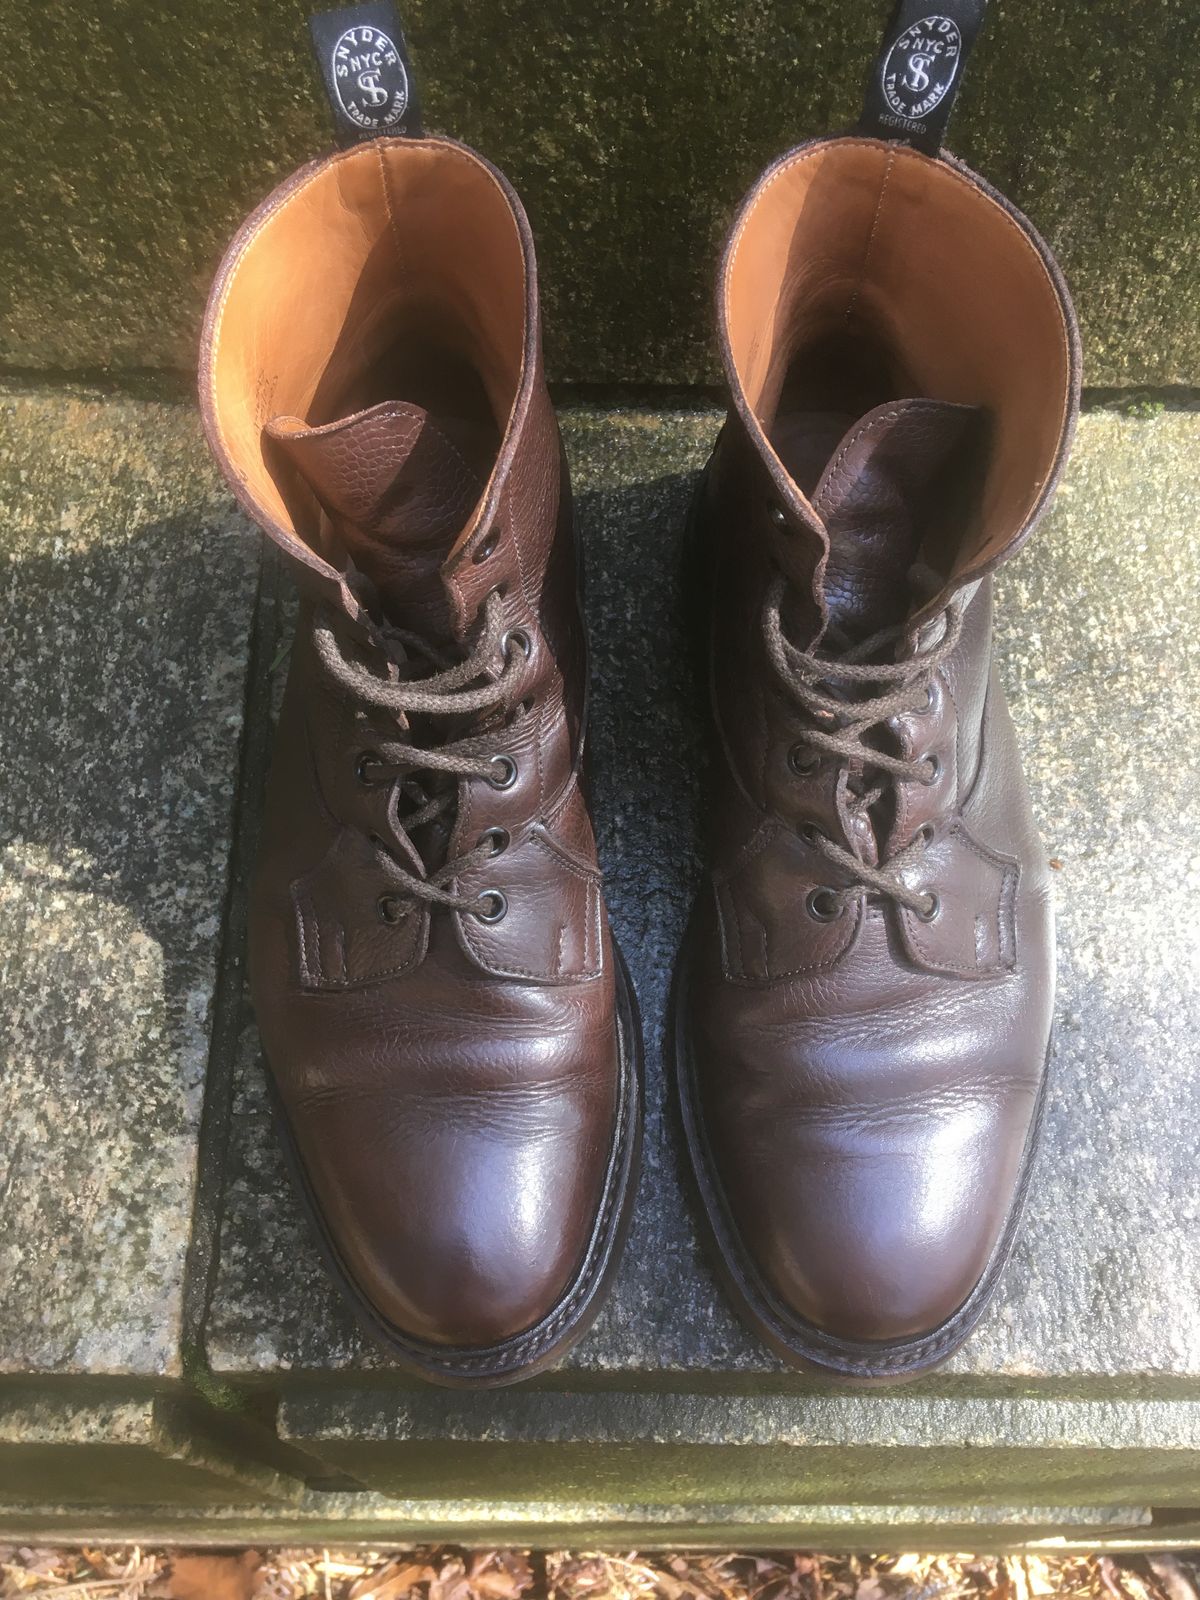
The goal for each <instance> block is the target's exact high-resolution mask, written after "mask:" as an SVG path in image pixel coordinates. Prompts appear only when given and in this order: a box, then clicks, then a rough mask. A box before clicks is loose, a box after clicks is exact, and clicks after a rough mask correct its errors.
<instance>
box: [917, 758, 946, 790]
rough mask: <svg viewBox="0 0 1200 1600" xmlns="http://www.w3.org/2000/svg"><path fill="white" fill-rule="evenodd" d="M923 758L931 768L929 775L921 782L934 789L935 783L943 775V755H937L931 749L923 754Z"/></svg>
mask: <svg viewBox="0 0 1200 1600" xmlns="http://www.w3.org/2000/svg"><path fill="white" fill-rule="evenodd" d="M921 760H922V761H923V762H924V763H925V765H926V767H927V768H928V769H929V776H928V777H927V778H922V779H921V782H922V783H923V784H924V785H925V787H926V788H927V789H932V788H933V786H934V784H935V783H936V782H937V781H938V779H939V778H940V777H941V775H942V758H941V756H938V755H935V754H934V753H933V751H932V750H931V751H930V752H929V753H928V754H927V755H923V756H922V757H921Z"/></svg>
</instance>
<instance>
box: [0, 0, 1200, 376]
mask: <svg viewBox="0 0 1200 1600" xmlns="http://www.w3.org/2000/svg"><path fill="white" fill-rule="evenodd" d="M890 4H891V0H869V3H858V4H831V3H830V0H789V3H788V4H786V5H783V4H781V5H775V6H767V5H763V4H761V3H759V0H658V3H657V4H655V5H643V6H628V5H617V6H614V5H611V4H606V3H604V0H573V3H572V4H570V5H565V6H564V5H561V4H560V5H557V6H551V7H547V6H546V5H544V4H541V3H539V0H490V3H489V4H487V5H483V4H481V3H479V0H476V3H474V4H468V3H467V0H405V3H403V4H402V6H401V10H402V12H403V14H404V18H405V21H406V25H407V27H408V30H409V33H410V36H411V42H412V45H413V53H414V56H415V60H416V67H417V72H418V76H419V79H420V82H421V86H422V91H423V96H424V100H425V102H426V107H427V112H428V118H429V122H430V125H431V126H432V127H433V128H434V129H435V130H437V131H443V132H449V133H453V134H455V135H457V136H458V137H460V138H462V139H465V140H466V141H467V142H468V143H471V144H474V145H476V146H477V147H478V148H480V149H481V150H482V151H483V152H484V153H485V154H486V155H488V156H489V157H491V158H492V159H493V160H494V161H495V162H496V163H497V164H498V165H500V166H501V167H503V168H504V169H505V170H506V171H507V172H508V173H509V175H510V176H511V177H512V179H513V181H514V182H515V183H516V184H517V186H518V188H519V189H520V191H521V193H522V194H523V196H524V198H525V200H526V202H527V204H528V207H529V210H530V214H531V216H532V219H533V223H534V228H535V231H536V234H537V237H538V241H539V246H540V254H541V261H542V267H543V283H544V291H545V299H546V308H547V314H548V315H547V328H548V335H549V339H548V353H549V358H550V367H551V371H552V373H553V374H554V375H555V376H557V377H559V378H564V379H572V380H590V381H620V382H626V383H645V382H647V381H650V380H658V381H664V382H670V383H680V382H695V381H703V380H706V379H708V378H709V377H710V376H711V373H712V367H713V358H712V348H711V340H710V327H709V316H708V306H709V303H710V298H711V278H712V270H713V264H714V260H715V255H716V250H717V243H718V239H719V237H720V235H721V233H722V231H723V229H724V226H725V224H726V222H727V220H728V217H729V215H730V213H731V211H732V209H733V207H734V206H735V204H736V203H737V200H738V198H739V197H740V195H741V194H742V193H743V192H744V190H745V188H746V187H747V185H748V184H749V183H750V181H751V180H752V179H753V178H754V176H755V175H756V173H757V172H758V171H759V170H760V169H761V168H762V166H763V165H765V163H766V162H767V161H769V160H771V159H772V158H773V157H775V156H776V155H778V154H779V153H780V152H781V151H783V150H785V149H787V148H788V147H789V146H791V145H793V144H795V143H797V142H798V141H799V140H800V139H804V138H809V137H811V136H813V135H814V134H821V133H826V132H831V131H834V130H837V129H839V128H843V127H846V126H847V125H849V124H850V123H851V122H852V121H853V120H854V118H855V117H856V116H857V114H858V110H859V106H860V104H861V85H862V80H863V77H864V75H865V73H866V71H867V68H868V64H869V63H870V62H871V60H872V59H873V57H874V53H875V49H876V46H877V43H878V40H879V37H880V33H881V30H882V25H883V19H884V17H885V15H886V13H887V10H888V8H889V6H890ZM311 9H312V6H311V3H310V0H194V3H193V4H190V5H181V4H174V5H170V6H168V7H165V8H164V7H163V6H161V5H158V4H153V3H151V0H115V3H114V0H108V3H106V4H103V5H98V6H97V5H88V4H83V3H82V0H8V3H7V4H6V6H5V8H4V23H5V27H4V37H5V49H4V53H3V59H2V60H0V212H2V213H3V216H4V221H5V226H4V228H3V229H2V230H0V360H2V361H6V362H9V363H15V364H18V365H29V366H36V367H42V366H59V367H66V368H86V367H98V366H107V367H113V368H118V369H123V368H131V367H141V366H164V365H165V366H175V367H185V366H186V367H190V366H191V365H192V363H193V361H194V358H195V336H196V330H197V327H198V323H199V316H200V311H201V307H202V304H203V299H204V293H205V290H206V287H207V284H208V282H209V280H210V278H211V275H212V270H213V267H214V265H215V263H216V260H217V258H218V255H219V253H220V251H221V249H222V248H223V245H224V243H225V241H226V240H227V239H228V237H229V235H230V233H231V232H232V230H233V228H234V227H235V226H236V225H237V223H238V222H239V221H240V220H241V218H242V216H243V215H244V214H245V212H246V211H247V210H248V209H249V208H250V207H251V206H252V205H253V204H255V203H256V202H257V201H258V200H259V199H261V198H262V196H263V195H264V194H265V193H266V192H267V190H269V189H270V188H271V187H272V186H273V185H274V184H275V183H277V182H278V181H279V180H280V179H281V178H283V177H284V176H285V175H286V174H287V173H288V172H289V171H291V170H292V169H293V168H294V167H297V166H299V165H300V164H301V163H302V162H304V161H306V160H308V159H309V158H310V157H312V156H313V155H316V154H318V153H319V152H320V151H321V150H322V149H324V148H327V147H328V145H329V143H330V142H331V141H330V133H329V124H328V120H327V116H326V112H325V110H324V107H323V104H322V101H321V97H320V90H319V89H318V87H317V84H316V78H315V73H314V70H313V67H312V64H311V62H310V60H309V55H308V46H307V32H306V27H305V19H306V15H307V13H308V12H309V11H310V10H311ZM991 13H992V14H991V16H990V18H989V20H988V23H987V27H986V30H985V32H984V34H983V36H982V38H981V41H980V43H979V46H978V48H977V50H976V52H975V55H974V57H973V59H972V61H971V64H970V69H969V71H968V74H967V78H966V84H965V88H964V90H963V93H962V96H961V104H960V106H959V108H958V110H957V112H956V115H955V121H954V123H953V124H952V126H951V134H950V137H951V145H952V147H953V148H954V149H955V150H956V151H957V152H958V153H959V154H961V155H962V156H963V157H964V158H965V159H967V160H968V161H969V162H971V164H972V165H974V166H976V167H977V168H978V169H979V170H980V171H981V172H982V173H983V174H984V176H985V177H987V178H988V179H990V180H991V181H992V182H993V183H995V184H996V185H997V186H998V187H999V188H1000V189H1002V190H1003V191H1004V192H1005V193H1007V194H1008V195H1010V196H1011V198H1012V199H1013V200H1014V201H1015V202H1016V203H1017V204H1018V205H1020V206H1021V207H1022V208H1024V209H1025V210H1027V211H1028V212H1029V214H1030V216H1031V217H1032V218H1033V219H1034V221H1035V223H1036V224H1037V225H1038V226H1039V227H1040V228H1042V230H1043V231H1044V232H1045V233H1046V235H1047V237H1048V238H1049V239H1050V241H1051V243H1052V245H1053V246H1054V247H1055V249H1056V250H1057V251H1058V253H1059V255H1060V256H1061V258H1062V262H1063V265H1064V267H1065V269H1066V271H1067V275H1068V278H1069V279H1070V280H1071V282H1072V285H1073V287H1074V290H1075V293H1076V298H1077V302H1078V305H1079V309H1080V313H1081V317H1082V321H1083V328H1084V335H1085V342H1086V353H1087V361H1086V371H1087V373H1088V381H1089V382H1090V383H1093V384H1130V383H1134V384H1164V383H1185V384H1193V385H1195V384H1197V383H1198V382H1200V320H1198V319H1197V317H1196V315H1195V307H1196V303H1197V298H1198V295H1200V247H1198V230H1197V227H1196V219H1197V215H1198V213H1200V76H1198V75H1197V73H1196V72H1195V70H1194V68H1195V44H1196V17H1195V3H1194V0H1142V3H1140V4H1131V3H1130V0H1092V3H1090V4H1088V5H1086V6H1084V5H1064V4H1063V3H1062V0H993V4H992V6H991Z"/></svg>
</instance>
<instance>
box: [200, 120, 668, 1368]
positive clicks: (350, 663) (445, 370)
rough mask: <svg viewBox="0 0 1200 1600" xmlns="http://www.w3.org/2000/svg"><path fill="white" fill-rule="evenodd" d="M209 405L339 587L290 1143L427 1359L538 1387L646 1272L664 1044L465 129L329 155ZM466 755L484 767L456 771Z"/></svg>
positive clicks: (256, 512) (220, 346)
mask: <svg viewBox="0 0 1200 1600" xmlns="http://www.w3.org/2000/svg"><path fill="white" fill-rule="evenodd" d="M201 401H202V411H203V415H204V420H205V426H206V430H207V433H208V437H209V440H210V443H211V445H212V448H213V450H214V453H215V455H216V457H217V460H218V462H219V463H220V464H221V466H222V468H223V469H224V471H225V472H226V474H227V476H228V477H229V480H230V483H231V485H232V487H233V489H234V492H235V493H236V495H237V496H238V498H239V500H240V501H241V502H242V504H243V505H244V506H245V507H246V509H247V510H248V511H249V513H250V514H251V516H253V517H254V518H255V520H256V521H258V522H259V524H260V525H261V526H262V527H263V528H264V529H265V531H266V532H267V534H268V535H269V536H270V537H271V538H272V539H273V540H274V541H275V543H276V544H277V545H278V546H279V548H280V549H281V550H282V551H283V552H284V555H285V556H286V557H287V559H288V561H289V562H290V564H291V565H292V567H293V569H294V570H295V572H296V574H297V577H298V579H299V582H300V587H301V594H302V606H301V617H300V623H299V626H298V630H297V634H296V638H295V642H294V645H293V648H292V653H291V662H290V668H289V674H288V681H287V687H286V692H285V695H284V700H283V706H282V712H281V716H280V723H279V728H278V732H277V738H276V745H275V749H274V755H273V763H272V770H271V776H270V781H269V785H268V795H267V802H266V816H265V822H264V828H263V836H262V846H261V851H260V858H259V861H258V867H257V875H256V880H255V884H254V889H253V896H252V907H251V949H250V966H251V980H252V989H253V996H254V1003H255V1008H256V1012H257V1016H258V1022H259V1027H260V1031H261V1033H262V1037H263V1041H264V1045H265V1050H266V1056H267V1061H268V1064H269V1071H270V1076H271V1079H272V1085H273V1089H274V1092H275V1096H276V1099H277V1102H278V1105H279V1107H280V1113H281V1120H282V1125H283V1134H284V1140H285V1145H286V1147H287V1149H288V1152H289V1155H290V1157H291V1160H292V1163H293V1166H294V1168H295V1170H296V1174H297V1177H298V1181H299V1184H300V1188H301V1192H302V1195H303V1197H304V1200H305V1203H306V1204H307V1206H308V1208H309V1210H310V1212H311V1213H312V1215H313V1220H314V1223H315V1225H316V1229H317V1233H318V1237H319V1240H320V1242H321V1245H322V1248H323V1250H324V1252H325V1256H326V1259H327V1262H328V1263H329V1265H330V1267H331V1270H333V1271H334V1273H335V1274H336V1275H337V1277H338V1278H339V1280H340V1282H341V1283H342V1286H343V1288H344V1289H345V1291H346V1293H347V1295H348V1297H349V1298H350V1300H351V1302H352V1303H353V1304H354V1306H355V1309H356V1310H357V1311H358V1313H359V1314H360V1316H361V1317H362V1319H363V1321H364V1323H365V1324H366V1325H367V1327H368V1328H369V1330H370V1331H371V1333H372V1334H373V1335H375V1336H376V1337H377V1338H379V1339H380V1340H381V1341H382V1342H383V1343H384V1344H385V1345H386V1347H387V1348H388V1349H389V1350H390V1351H391V1352H392V1353H393V1354H394V1356H395V1357H396V1359H397V1360H398V1361H400V1362H401V1363H403V1364H404V1365H405V1366H406V1367H408V1368H410V1369H411V1370H412V1371H414V1372H416V1373H419V1374H420V1375H422V1376H424V1377H426V1378H429V1379H432V1380H434V1381H437V1382H443V1383H450V1384H460V1385H468V1384H493V1383H502V1382H508V1381H511V1380H513V1379H515V1378H520V1377H524V1376H527V1375H529V1374H530V1373H532V1372H536V1371H537V1370H539V1369H540V1368H542V1367H544V1366H545V1365H547V1364H548V1363H549V1362H551V1361H553V1360H554V1359H556V1358H557V1356H558V1355H559V1354H561V1353H562V1351H563V1350H564V1349H565V1348H567V1346H568V1345H569V1344H570V1343H571V1342H572V1341H573V1340H574V1339H576V1338H577V1337H579V1335H580V1334H581V1333H582V1332H583V1331H584V1329H585V1328H586V1327H587V1325H588V1323H589V1322H590V1320H591V1318H592V1317H593V1316H594V1315H595V1312H596V1310H597V1309H598V1306H599V1304H600V1301H601V1299H602V1297H603V1293H604V1289H605V1287H606V1285H607V1282H608V1280H609V1278H610V1277H611V1274H612V1271H613V1269H614V1267H615V1264H616V1260H617V1256H618V1254H619V1248H620V1243H621V1239H622V1235H623V1229H624V1225H625V1222H626V1219H627V1214H628V1207H629V1204H630V1201H631V1198H632V1193H633V1189H634V1186H635V1177H636V1167H637V1149H638V1138H639V1128H640V1122H639V1076H638V1074H639V1059H640V1055H639V1052H640V1041H639V1039H638V1028H637V1019H636V1013H635V1010H634V1007H633V1002H632V997H631V996H630V995H629V993H628V989H627V984H626V982H625V980H624V978H623V975H622V972H621V970H620V968H619V958H618V957H617V956H616V954H615V952H614V946H613V942H612V938H611V935H610V932H609V928H608V922H607V917H606V913H605V907H604V899H603V894H602V889H601V881H600V872H599V868H598V865H597V860H596V850H595V842H594V839H593V834H592V826H591V821H590V817H589V814H588V809H587V804H586V801H585V798H584V795H583V792H582V790H581V787H580V771H581V763H582V757H583V747H584V739H585V724H586V682H585V679H586V647H585V638H584V632H583V624H582V618H581V615H580V611H579V605H578V590H577V581H576V570H575V564H576V556H575V547H574V538H573V530H572V518H571V504H570V491H569V486H568V484H567V481H566V476H565V470H564V468H563V466H562V463H561V452H560V446H559V439H558V430H557V425H556V422H555V418H554V415H553V412H552V409H551V405H550V400H549V397H548V394H547V391H546V387H545V382H544V379H543V374H542V365H541V350H540V331H539V326H538V302H537V284H536V271H535V265H534V254H533V244H532V240H531V237H530V233H529V227H528V223H527V221H526V219H525V216H524V213H523V211H522V210H521V207H520V203H519V201H518V200H517V198H516V196H515V195H514V194H513V192H512V190H511V189H510V188H509V186H508V185H507V183H506V182H505V181H504V179H503V178H502V177H501V176H500V175H499V174H498V173H497V172H495V170H494V169H492V168H491V167H490V166H488V164H487V163H486V162H484V161H483V160H482V159H481V158H480V157H478V156H476V155H475V154H474V153H472V152H470V151H468V150H466V149H465V147H463V146H460V145H457V144H454V143H452V142H450V141H447V140H440V139H381V140H378V141H375V142H374V143H370V144H363V145H359V146H356V147H355V148H353V149H350V150H348V151H346V152H344V153H341V154H337V155H333V156H330V157H328V158H325V159H322V160H320V161H317V162H314V163H312V164H310V165H309V166H308V167H306V168H304V169H303V170H302V171H300V172H299V173H297V174H296V175H295V176H294V177H293V178H292V179H290V180H289V181H288V182H287V183H285V184H284V185H283V186H282V187H281V188H280V189H278V190H276V192H275V193H274V194H273V195H272V196H271V197H270V198H269V199H268V200H267V201H266V202H265V203H264V204H263V205H262V206H261V207H260V208H259V210H258V211H257V212H256V213H255V214H254V215H253V216H252V217H251V218H250V219H249V221H248V222H247V223H246V224H245V226H244V227H243V229H242V230H241V232H240V233H239V235H238V237H237V238H236V239H235V240H234V242H233V244H232V246H231V247H230V250H229V252H228V254H227V256H226V258H225V260H224V262H223V263H222V265H221V268H220V271H219V273H218V276H217V281H216V284H215V286H214V289H213V292H212V298H211V301H210V306H209V312H208V318H207V323H206V329H205V335H204V344H203V350H202V373H201ZM493 644H494V646H495V648H494V650H492V645H493ZM473 652H474V654H473ZM481 652H482V654H481ZM464 662H467V663H474V664H475V665H474V666H473V667H472V666H468V667H466V668H464V671H466V672H467V673H468V674H469V676H468V677H467V678H463V677H462V674H461V673H459V675H458V676H457V677H456V676H455V674H456V671H457V669H458V668H459V667H460V666H462V665H463V663H464ZM357 685H361V686H362V687H361V689H359V688H357V687H356V686H357ZM414 693H415V695H416V702H415V703H416V705H417V707H418V709H416V710H413V709H411V706H410V701H411V697H412V695H413V694H414ZM431 694H435V699H434V700H430V695H431ZM389 695H390V696H392V699H391V700H389V699H388V696H389ZM405 696H408V697H409V699H407V700H406V699H405V698H404V697H405ZM422 696H424V697H425V698H424V699H422ZM456 696H457V697H458V698H455V697H456ZM472 696H474V699H472V698H471V697H472ZM464 697H465V698H464ZM427 701H429V704H427V703H426V702H427ZM477 702H486V703H477ZM405 706H410V709H408V710H405V709H404V707H405ZM435 713H436V715H435ZM430 750H432V751H433V752H434V753H433V754H432V755H429V754H427V752H428V751H430ZM446 752H451V756H450V759H451V760H452V761H457V762H458V764H459V769H461V768H463V767H464V766H466V767H470V766H471V764H472V763H474V767H475V769H479V770H469V771H464V770H459V769H450V770H447V769H444V768H443V769H437V768H436V767H434V768H433V770H432V773H430V771H428V770H426V766H425V763H427V762H428V763H435V762H436V761H437V760H438V758H439V753H442V754H444V753H446ZM414 819H415V820H414ZM447 863H449V864H450V865H449V866H447ZM439 873H440V874H441V875H440V876H439ZM447 874H449V875H447ZM497 913H498V914H497Z"/></svg>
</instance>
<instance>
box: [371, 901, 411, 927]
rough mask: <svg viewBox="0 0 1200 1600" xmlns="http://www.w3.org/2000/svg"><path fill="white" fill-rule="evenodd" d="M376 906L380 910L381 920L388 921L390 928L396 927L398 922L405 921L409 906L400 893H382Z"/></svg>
mask: <svg viewBox="0 0 1200 1600" xmlns="http://www.w3.org/2000/svg"><path fill="white" fill-rule="evenodd" d="M375 906H376V910H377V911H378V912H379V920H380V922H386V923H387V925H388V926H389V927H390V928H394V927H395V925H396V924H397V923H398V922H403V921H404V918H405V917H406V916H407V915H408V907H407V906H406V905H405V903H404V901H403V900H401V899H400V897H399V895H395V894H381V895H380V896H379V899H378V900H377V901H376V902H375Z"/></svg>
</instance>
